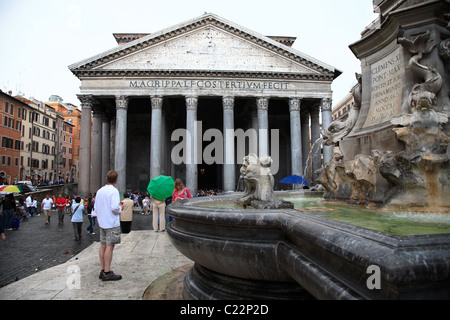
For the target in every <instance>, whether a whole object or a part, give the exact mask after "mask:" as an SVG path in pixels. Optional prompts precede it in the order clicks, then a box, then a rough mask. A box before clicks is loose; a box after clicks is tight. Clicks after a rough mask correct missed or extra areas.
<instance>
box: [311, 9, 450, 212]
mask: <svg viewBox="0 0 450 320" xmlns="http://www.w3.org/2000/svg"><path fill="white" fill-rule="evenodd" d="M388 2H389V1H388ZM390 2H391V3H392V4H394V2H395V1H390ZM421 2H422V3H421V4H416V5H412V4H404V5H403V6H404V8H401V9H400V8H399V9H398V11H393V12H392V11H391V12H389V13H385V15H384V16H383V15H382V17H381V19H383V18H384V19H385V21H384V23H383V24H382V25H379V26H378V27H379V29H377V30H375V31H373V30H366V33H367V34H366V35H365V37H364V38H363V39H362V40H361V41H360V42H358V43H356V44H353V45H352V46H351V48H352V50H353V51H354V53H355V54H356V55H357V56H358V57H361V59H362V63H364V64H367V65H368V67H365V68H363V74H362V75H359V74H358V75H357V78H358V84H357V85H356V86H355V87H354V88H353V90H352V93H353V96H354V98H355V103H354V105H353V106H352V110H351V111H350V115H349V117H348V120H347V121H345V122H341V121H335V122H333V123H331V124H330V126H329V127H328V128H326V129H324V130H322V135H323V140H324V143H325V145H331V146H334V156H333V159H332V160H331V161H330V162H329V163H327V164H326V165H325V166H324V167H323V169H322V171H321V173H320V177H319V183H320V184H321V185H323V186H324V188H325V189H326V194H325V197H326V198H327V199H334V200H344V201H347V202H352V203H362V204H367V205H371V206H378V207H383V208H386V209H392V210H393V209H400V210H412V211H430V212H446V213H450V197H449V196H448V195H449V194H450V166H449V165H450V152H449V145H450V137H449V136H448V131H449V129H448V126H447V123H448V115H449V111H450V103H449V99H448V90H449V89H448V88H449V84H450V83H448V81H447V83H444V77H446V78H447V79H448V70H449V69H448V64H447V63H448V56H449V50H448V43H449V41H448V39H447V40H442V35H443V34H446V35H447V36H449V30H446V29H445V28H442V27H441V26H440V23H439V22H438V23H436V24H434V25H433V24H432V25H426V23H425V22H424V21H425V20H426V19H427V18H429V15H431V13H430V11H428V10H430V9H431V8H433V9H432V10H435V9H437V8H439V9H437V10H440V9H442V10H443V12H445V10H446V9H445V8H444V7H446V6H447V7H448V3H444V2H442V1H421ZM398 3H399V2H398ZM447 10H448V9H447ZM436 12H437V11H436ZM413 14H415V16H414V19H416V21H414V20H412V19H413V18H412V17H413ZM435 18H436V19H438V20H439V19H440V18H443V19H444V20H445V19H446V20H448V17H444V16H443V15H442V17H439V16H438V17H435ZM402 20H404V21H408V23H409V25H410V26H409V28H405V29H404V28H403V27H402V26H399V24H400V23H402ZM395 23H398V24H397V25H396V26H397V27H398V29H397V32H395V34H393V32H392V31H395V29H393V28H394V26H395V25H394V24H395ZM419 26H420V27H419ZM389 32H390V33H391V34H389ZM407 34H411V35H410V36H407ZM376 35H377V36H378V37H381V38H383V37H388V39H392V40H391V41H385V42H380V41H378V42H376ZM438 44H440V45H439V46H438ZM369 46H372V47H370V53H369V52H368V51H369ZM369 61H370V62H369ZM439 70H441V72H440V71H439Z"/></svg>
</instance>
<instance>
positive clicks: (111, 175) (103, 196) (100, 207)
mask: <svg viewBox="0 0 450 320" xmlns="http://www.w3.org/2000/svg"><path fill="white" fill-rule="evenodd" d="M117 178H118V174H117V172H116V171H114V170H110V171H109V172H108V174H107V175H106V181H107V182H108V183H107V184H106V185H105V186H104V187H102V188H100V190H98V191H97V195H96V197H95V204H94V211H95V212H96V214H97V221H98V225H99V227H100V250H99V256H100V266H101V269H102V270H101V271H100V276H99V278H100V279H101V280H103V281H112V280H120V279H122V276H121V275H117V274H115V273H114V272H113V271H111V261H112V257H113V251H114V245H116V244H118V243H120V213H121V212H122V209H123V203H122V202H121V201H120V194H119V190H117V189H116V188H115V187H114V185H115V184H116V183H117Z"/></svg>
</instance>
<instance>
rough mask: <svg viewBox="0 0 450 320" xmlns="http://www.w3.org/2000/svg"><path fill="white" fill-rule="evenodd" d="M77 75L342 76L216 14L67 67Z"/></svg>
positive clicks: (329, 67) (327, 66)
mask: <svg viewBox="0 0 450 320" xmlns="http://www.w3.org/2000/svg"><path fill="white" fill-rule="evenodd" d="M69 68H70V69H71V70H72V72H74V73H75V74H77V72H83V73H84V74H86V71H92V72H96V73H98V72H108V71H125V70H134V71H149V72H151V71H155V72H156V71H158V72H160V71H162V70H166V71H171V70H173V71H180V70H182V71H184V72H188V71H191V72H198V71H211V72H221V71H224V72H241V73H242V72H248V73H276V74H283V73H286V74H304V75H309V76H314V77H320V76H328V77H329V76H333V77H335V76H337V75H338V74H340V72H339V71H338V70H336V69H334V68H333V67H331V66H329V65H326V64H324V63H322V62H320V61H318V60H316V59H314V58H311V57H309V56H307V55H305V54H303V53H301V52H299V51H297V50H295V49H293V48H290V47H288V46H285V45H283V44H281V43H279V42H277V41H275V40H273V39H271V38H269V37H266V36H263V35H261V34H258V33H256V32H253V31H251V30H248V29H246V28H244V27H241V26H238V25H236V24H234V23H231V22H229V21H226V20H224V19H222V18H220V17H218V16H216V15H213V14H206V15H204V16H202V17H200V18H197V19H193V20H190V21H187V22H185V23H182V24H179V25H176V26H173V27H171V28H167V29H164V30H161V31H160V32H157V33H153V34H149V35H147V36H144V37H141V38H139V39H137V40H134V41H131V42H129V43H125V44H123V45H120V46H118V47H116V48H114V49H112V50H109V51H106V52H104V53H101V54H99V55H97V56H94V57H91V58H89V59H86V60H83V61H81V62H79V63H76V64H73V65H71V66H69Z"/></svg>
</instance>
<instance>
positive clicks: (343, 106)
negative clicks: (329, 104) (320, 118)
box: [331, 93, 355, 121]
mask: <svg viewBox="0 0 450 320" xmlns="http://www.w3.org/2000/svg"><path fill="white" fill-rule="evenodd" d="M354 103H355V99H354V97H353V94H352V93H349V94H348V95H347V96H346V97H345V98H344V99H342V100H341V101H340V102H339V103H338V104H337V105H336V106H334V107H333V110H332V112H331V118H332V120H333V121H335V120H340V121H345V120H346V119H347V118H348V113H349V111H350V109H351V107H352V106H353V105H354Z"/></svg>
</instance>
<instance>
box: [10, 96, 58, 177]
mask: <svg viewBox="0 0 450 320" xmlns="http://www.w3.org/2000/svg"><path fill="white" fill-rule="evenodd" d="M16 98H17V99H18V100H20V101H22V102H23V103H25V104H26V105H27V107H25V108H26V110H27V112H28V114H27V115H26V119H25V118H24V121H23V126H24V128H23V131H22V142H23V143H22V145H23V148H21V164H22V166H21V179H22V180H31V181H33V182H38V181H54V180H56V178H57V172H56V167H57V166H56V163H57V159H56V157H57V154H58V135H59V130H60V128H62V125H61V123H62V121H63V118H62V117H61V115H59V114H58V113H57V112H56V111H55V109H53V108H52V107H50V106H48V105H46V104H45V103H43V102H41V101H38V100H36V99H33V98H30V99H27V98H23V97H16Z"/></svg>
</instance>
